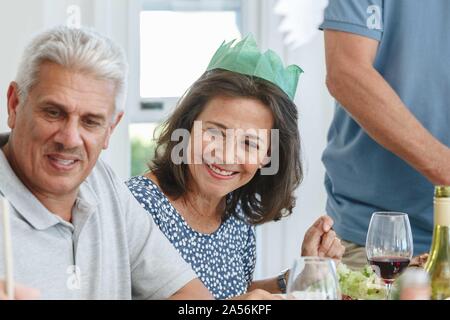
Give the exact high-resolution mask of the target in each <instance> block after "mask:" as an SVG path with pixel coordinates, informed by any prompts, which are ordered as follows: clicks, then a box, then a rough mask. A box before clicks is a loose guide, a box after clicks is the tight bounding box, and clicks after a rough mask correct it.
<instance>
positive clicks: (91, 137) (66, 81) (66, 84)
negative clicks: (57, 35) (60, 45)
mask: <svg viewBox="0 0 450 320" xmlns="http://www.w3.org/2000/svg"><path fill="white" fill-rule="evenodd" d="M115 89H116V88H115V86H114V84H113V83H112V82H111V81H104V80H98V79H96V78H95V77H93V76H91V75H86V74H81V73H78V72H74V71H71V70H69V69H66V68H64V67H61V66H59V65H56V64H53V63H43V64H42V65H41V67H40V72H39V79H38V81H37V83H36V85H35V86H34V87H33V88H32V89H31V90H30V92H29V94H28V97H27V99H26V101H20V99H19V97H18V92H17V86H16V84H14V83H13V84H12V85H11V86H10V89H9V92H8V111H9V119H8V125H9V127H10V128H11V129H12V133H11V137H10V140H9V142H8V146H7V152H6V154H7V156H8V159H9V161H10V162H11V164H12V167H13V169H14V170H15V172H16V174H17V175H18V176H19V178H20V179H21V180H22V182H24V184H25V185H26V186H27V187H28V188H29V189H30V191H31V192H33V193H34V194H36V193H38V194H40V195H45V196H51V197H53V196H55V197H58V196H62V195H69V194H76V192H77V191H78V187H79V186H80V184H81V183H82V182H83V181H84V180H85V179H86V177H87V176H88V175H89V174H90V172H91V170H92V168H93V167H94V166H95V164H96V162H97V159H98V157H99V155H100V152H101V151H102V149H106V148H107V147H108V143H109V138H110V136H111V133H112V131H113V129H114V128H115V126H116V125H117V123H118V122H119V121H120V119H121V117H122V114H119V115H117V116H115V117H114V105H115Z"/></svg>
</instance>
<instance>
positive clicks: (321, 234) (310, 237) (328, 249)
mask: <svg viewBox="0 0 450 320" xmlns="http://www.w3.org/2000/svg"><path fill="white" fill-rule="evenodd" d="M333 224H334V221H333V219H331V218H330V217H329V216H322V217H320V218H319V219H318V220H317V221H316V222H314V224H313V225H312V226H311V227H310V228H309V229H308V230H307V231H306V234H305V238H304V239H303V243H302V252H301V255H302V256H313V257H314V256H317V257H327V258H332V259H335V260H340V259H341V258H342V256H343V255H344V252H345V247H344V246H343V245H342V244H341V240H340V239H339V238H338V237H337V235H336V232H334V230H332V229H331V227H332V226H333Z"/></svg>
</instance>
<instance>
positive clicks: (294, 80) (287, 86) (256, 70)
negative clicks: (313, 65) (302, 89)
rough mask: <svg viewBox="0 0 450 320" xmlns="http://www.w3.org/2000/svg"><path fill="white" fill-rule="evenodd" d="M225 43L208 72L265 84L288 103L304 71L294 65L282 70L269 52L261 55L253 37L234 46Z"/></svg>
mask: <svg viewBox="0 0 450 320" xmlns="http://www.w3.org/2000/svg"><path fill="white" fill-rule="evenodd" d="M235 42H236V40H233V41H230V42H229V43H226V42H224V43H223V44H222V45H221V46H220V48H219V49H218V50H217V52H216V53H215V54H214V57H213V58H212V60H211V62H210V63H209V66H208V69H207V71H211V70H214V69H224V70H228V71H232V72H237V73H240V74H245V75H248V76H255V77H258V78H262V79H264V80H267V81H269V82H271V83H273V84H275V85H276V86H278V87H279V88H280V89H281V90H283V91H284V92H285V93H286V94H287V95H288V96H289V98H291V100H294V98H295V93H296V91H297V85H298V79H299V77H300V75H301V74H302V73H303V70H302V69H301V68H300V67H299V66H297V65H291V66H289V67H287V68H284V65H283V61H282V60H281V58H280V57H279V56H278V55H277V54H276V53H275V52H274V51H272V50H268V51H266V52H265V53H261V51H260V50H259V48H258V45H257V44H256V41H255V39H254V38H253V36H251V35H249V36H247V37H245V38H244V39H243V40H242V41H240V42H238V43H236V45H234V46H233V44H234V43H235Z"/></svg>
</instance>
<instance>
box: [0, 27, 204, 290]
mask: <svg viewBox="0 0 450 320" xmlns="http://www.w3.org/2000/svg"><path fill="white" fill-rule="evenodd" d="M125 87H126V61H125V58H124V55H123V53H122V51H121V49H120V48H118V47H117V46H116V45H114V44H113V43H112V42H111V41H109V40H108V39H105V38H103V37H101V36H99V35H97V34H95V33H93V32H89V31H85V30H72V29H68V28H56V29H53V30H51V31H48V32H45V33H43V34H41V35H39V36H38V37H37V38H35V39H34V41H33V42H32V43H31V44H30V46H29V47H28V48H27V50H26V52H25V55H24V58H23V60H22V62H21V65H20V69H19V72H18V75H17V79H16V82H13V83H11V85H10V87H9V90H8V113H9V118H8V125H9V127H10V128H11V133H10V135H7V136H2V137H1V138H0V148H1V149H2V152H0V193H2V194H3V195H4V196H5V197H6V198H7V199H8V200H9V201H10V203H11V205H12V207H13V210H12V217H11V227H12V238H13V252H14V267H15V269H14V275H15V280H16V281H17V282H18V283H22V284H26V285H27V286H30V287H32V288H36V289H38V290H39V291H40V297H41V298H44V299H131V298H133V299H165V298H184V299H197V298H198V299H201V298H211V295H210V293H209V292H208V291H207V289H206V288H205V287H204V285H203V284H202V283H201V281H200V280H199V279H198V278H197V276H196V275H195V274H194V272H193V271H192V270H191V268H190V267H189V265H187V264H186V263H185V262H184V260H183V259H182V258H181V257H180V256H179V255H178V253H177V252H176V251H175V249H174V248H173V247H172V246H171V244H170V243H169V242H168V240H167V239H166V238H165V237H164V236H163V235H162V234H161V232H160V231H159V229H158V228H157V227H156V226H155V224H154V222H153V220H152V219H151V218H150V216H149V215H147V214H146V213H145V211H144V210H143V209H142V208H141V207H140V205H139V204H138V203H137V202H136V200H135V199H134V198H133V196H132V195H131V193H130V192H129V191H128V189H127V188H126V187H125V185H124V184H123V183H122V182H121V181H119V180H118V178H117V177H116V176H115V175H114V173H113V172H112V171H111V169H110V168H109V167H108V166H107V165H106V164H105V163H103V162H102V161H101V160H99V159H98V158H99V155H100V152H101V151H102V149H106V148H107V147H108V143H109V139H110V136H111V134H112V132H113V130H114V128H115V127H116V126H117V124H118V123H119V121H120V119H121V118H122V115H123V112H122V111H120V108H121V107H122V106H123V104H124V103H123V102H124V96H125ZM0 238H1V237H0ZM0 243H1V240H0ZM1 247H2V246H0V248H1ZM3 259H4V257H3V252H1V251H0V275H3V274H4V271H5V270H3V266H4V261H3ZM3 284H4V283H0V288H1V287H3ZM17 293H18V297H19V298H20V297H25V298H28V297H37V294H36V292H35V291H33V290H24V289H23V288H20V287H19V288H18V290H17ZM3 297H4V296H3ZM0 298H1V297H0Z"/></svg>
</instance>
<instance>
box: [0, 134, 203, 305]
mask: <svg viewBox="0 0 450 320" xmlns="http://www.w3.org/2000/svg"><path fill="white" fill-rule="evenodd" d="M5 140H6V139H5V137H0V147H2V146H3V145H4V144H5V143H6V141H5ZM0 193H3V194H4V195H5V196H6V197H7V198H8V200H9V201H10V202H11V205H12V206H13V208H14V209H13V210H12V216H11V225H12V242H13V252H14V277H15V281H16V282H18V283H21V284H23V285H26V286H29V287H33V288H37V289H39V290H40V291H41V294H42V298H43V299H164V298H167V297H169V296H171V295H172V294H173V293H175V292H176V291H178V290H179V289H180V288H182V287H183V286H185V285H186V284H187V283H188V282H189V281H191V280H193V279H194V278H196V275H195V273H194V272H193V271H192V269H191V267H190V266H189V265H188V264H187V263H186V262H185V261H184V260H183V259H182V258H181V257H180V256H179V254H178V253H177V251H176V250H175V249H174V248H173V246H172V245H171V244H170V243H169V241H168V240H167V239H166V238H165V236H164V235H163V234H162V233H161V232H160V230H159V229H158V227H157V226H156V225H155V223H154V221H153V219H152V218H151V216H150V215H148V214H147V213H146V212H145V210H144V209H143V208H142V207H141V206H140V205H139V203H138V202H137V201H136V200H135V198H134V197H133V196H132V195H131V193H130V192H129V190H128V189H127V188H126V186H125V184H124V183H123V182H121V181H119V180H118V178H117V177H116V176H115V175H114V174H113V172H112V171H111V169H110V168H109V167H107V166H106V165H105V164H104V163H103V162H102V161H101V160H99V162H98V163H97V165H96V166H95V168H94V170H93V172H92V173H91V175H90V176H89V177H88V178H87V179H86V181H85V182H84V183H83V184H82V185H81V186H80V192H79V195H78V199H77V201H76V204H75V206H74V208H73V212H72V214H73V219H72V223H67V222H65V221H63V220H62V219H60V218H59V217H58V216H56V215H54V214H52V213H51V212H49V211H48V210H47V209H46V208H45V207H44V206H43V205H42V204H41V203H40V202H39V201H38V200H37V198H35V197H34V196H33V194H32V193H31V192H30V191H29V190H28V189H27V188H26V187H25V186H24V185H23V184H22V182H21V181H20V180H19V179H18V178H17V176H16V175H15V174H14V172H13V171H12V169H11V167H10V165H9V163H8V161H7V159H6V157H5V155H4V153H3V152H1V151H0ZM0 221H1V219H0ZM4 271H5V270H4V252H3V229H2V228H0V278H4V276H3V275H4Z"/></svg>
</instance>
